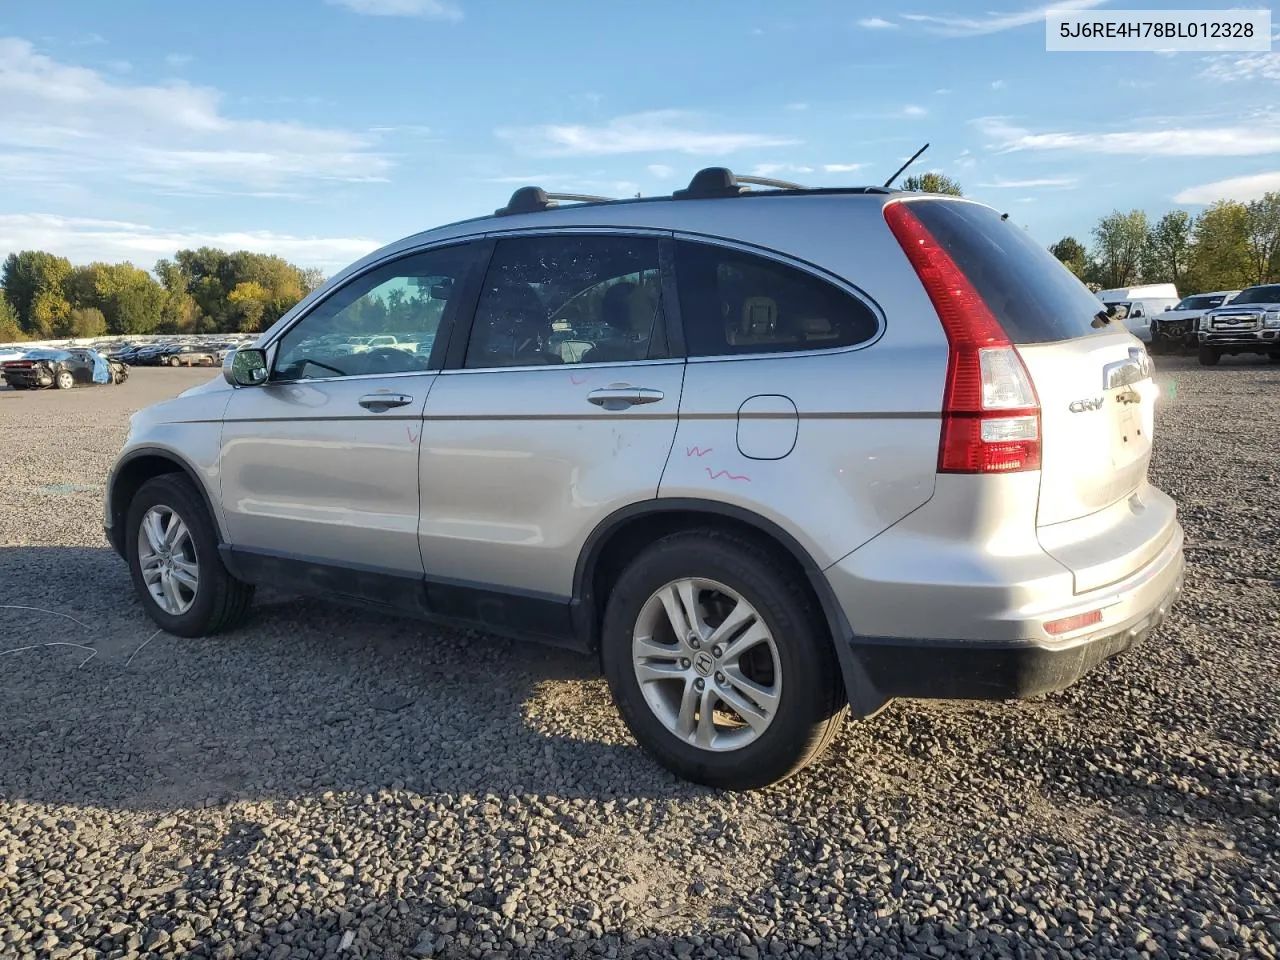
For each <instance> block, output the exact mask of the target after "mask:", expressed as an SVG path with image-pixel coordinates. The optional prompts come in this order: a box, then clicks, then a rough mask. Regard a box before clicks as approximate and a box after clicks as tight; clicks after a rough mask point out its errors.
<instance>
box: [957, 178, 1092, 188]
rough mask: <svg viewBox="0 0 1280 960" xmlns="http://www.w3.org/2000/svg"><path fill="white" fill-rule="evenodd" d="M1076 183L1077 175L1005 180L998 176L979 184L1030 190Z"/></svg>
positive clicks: (1072, 185)
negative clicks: (988, 181)
mask: <svg viewBox="0 0 1280 960" xmlns="http://www.w3.org/2000/svg"><path fill="white" fill-rule="evenodd" d="M1076 183H1077V180H1076V178H1075V177H1041V178H1040V179H1037V180H1005V179H1004V178H1002V177H996V179H994V180H992V181H991V182H990V183H980V184H978V186H980V187H988V188H991V189H996V190H1006V189H1017V190H1029V189H1030V188H1032V187H1074V186H1075V185H1076Z"/></svg>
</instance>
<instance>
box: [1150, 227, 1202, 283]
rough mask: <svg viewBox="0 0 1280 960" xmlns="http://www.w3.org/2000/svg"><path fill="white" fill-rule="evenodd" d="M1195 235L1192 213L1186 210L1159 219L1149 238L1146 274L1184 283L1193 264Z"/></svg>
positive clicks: (1157, 278) (1154, 278)
mask: <svg viewBox="0 0 1280 960" xmlns="http://www.w3.org/2000/svg"><path fill="white" fill-rule="evenodd" d="M1192 236H1193V224H1192V220H1191V215H1190V214H1189V213H1187V211H1185V210H1170V211H1169V212H1168V213H1166V214H1165V215H1164V216H1163V217H1161V218H1160V219H1159V220H1158V221H1156V225H1155V226H1154V227H1152V228H1151V233H1150V235H1149V237H1148V238H1147V249H1146V265H1145V272H1146V275H1147V276H1148V277H1149V278H1150V279H1152V280H1156V281H1172V282H1173V283H1177V284H1181V283H1182V282H1183V281H1184V280H1185V279H1186V276H1187V269H1188V268H1189V267H1190V265H1191V243H1192Z"/></svg>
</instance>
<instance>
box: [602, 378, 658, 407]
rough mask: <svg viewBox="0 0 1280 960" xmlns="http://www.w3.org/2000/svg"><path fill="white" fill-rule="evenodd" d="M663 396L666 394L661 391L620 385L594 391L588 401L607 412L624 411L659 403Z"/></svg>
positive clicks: (611, 385)
mask: <svg viewBox="0 0 1280 960" xmlns="http://www.w3.org/2000/svg"><path fill="white" fill-rule="evenodd" d="M663 396H665V394H663V392H662V391H661V390H654V389H653V388H652V387H633V386H631V385H630V384H625V383H618V384H610V385H609V386H607V387H601V388H600V389H598V390H592V391H591V392H590V393H588V394H587V399H588V400H590V401H591V402H592V403H594V404H595V405H596V406H597V407H604V408H605V409H606V410H622V409H624V408H626V407H633V406H636V405H637V404H641V403H657V402H658V401H659V400H661V399H662V398H663Z"/></svg>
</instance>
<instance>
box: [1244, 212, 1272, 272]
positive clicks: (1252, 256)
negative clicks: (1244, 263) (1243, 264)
mask: <svg viewBox="0 0 1280 960" xmlns="http://www.w3.org/2000/svg"><path fill="white" fill-rule="evenodd" d="M1244 228H1245V247H1246V249H1247V250H1248V251H1249V273H1250V276H1249V282H1250V283H1266V282H1267V281H1268V280H1272V279H1274V278H1275V274H1273V273H1272V270H1273V269H1274V266H1275V264H1276V260H1277V258H1280V193H1267V194H1265V195H1264V196H1263V197H1262V199H1260V200H1254V201H1252V202H1250V203H1249V205H1248V206H1247V207H1245V218H1244Z"/></svg>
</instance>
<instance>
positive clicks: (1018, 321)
mask: <svg viewBox="0 0 1280 960" xmlns="http://www.w3.org/2000/svg"><path fill="white" fill-rule="evenodd" d="M911 211H912V212H913V213H914V214H915V215H916V216H917V217H919V218H920V220H921V222H922V223H924V225H925V227H926V228H928V230H929V232H930V233H931V234H932V235H933V236H934V238H935V239H936V240H937V241H938V243H940V244H941V245H942V246H943V247H944V248H945V249H946V251H947V253H948V254H950V255H951V258H952V259H953V260H955V262H956V264H957V265H959V267H960V269H961V270H963V271H964V272H965V275H966V276H968V278H969V280H970V281H971V282H972V283H973V285H974V287H975V288H977V291H978V293H979V294H980V295H981V297H982V299H983V300H984V301H986V304H987V306H988V307H989V308H990V309H991V312H992V313H993V314H995V316H996V319H997V320H999V321H1000V325H1001V326H1002V327H1004V331H1005V333H1006V334H1008V336H1009V339H1010V340H1012V341H1013V342H1014V343H1048V342H1051V341H1055V340H1071V339H1074V338H1076V337H1086V336H1089V335H1090V334H1095V333H1102V332H1114V330H1115V326H1114V325H1112V326H1110V328H1109V329H1108V327H1107V326H1103V327H1101V328H1100V329H1098V328H1095V327H1094V326H1093V325H1092V324H1093V319H1094V317H1095V315H1096V314H1097V313H1098V312H1099V310H1101V309H1102V305H1101V302H1100V301H1099V300H1098V298H1097V297H1095V296H1094V295H1093V294H1092V293H1090V292H1089V288H1088V287H1086V286H1085V285H1084V284H1083V283H1081V282H1080V281H1079V280H1078V279H1076V277H1075V275H1074V274H1073V273H1072V272H1071V271H1070V270H1068V269H1067V268H1066V267H1064V266H1063V265H1062V264H1061V263H1060V262H1059V261H1058V259H1057V258H1056V257H1055V256H1054V255H1053V254H1051V253H1050V252H1049V251H1048V250H1046V249H1045V248H1044V247H1042V246H1040V244H1038V243H1036V241H1035V240H1033V239H1032V237H1031V235H1030V234H1029V233H1027V231H1026V230H1023V229H1022V228H1021V227H1019V226H1017V225H1015V224H1013V223H1011V222H1009V221H1007V220H1001V219H1000V214H998V213H996V212H995V211H994V210H992V209H991V208H990V207H984V206H980V205H979V204H976V203H961V202H956V201H945V200H943V201H937V200H924V201H916V202H913V203H912V204H911Z"/></svg>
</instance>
